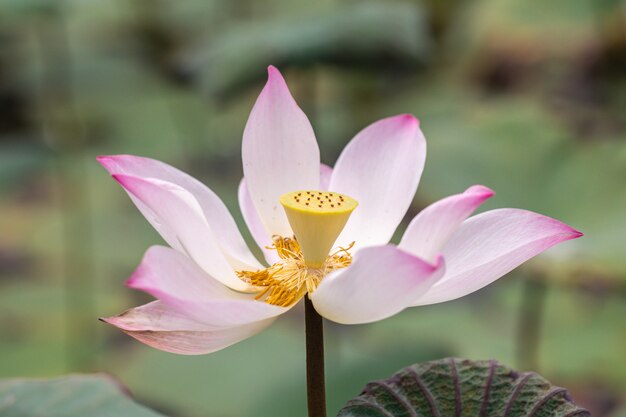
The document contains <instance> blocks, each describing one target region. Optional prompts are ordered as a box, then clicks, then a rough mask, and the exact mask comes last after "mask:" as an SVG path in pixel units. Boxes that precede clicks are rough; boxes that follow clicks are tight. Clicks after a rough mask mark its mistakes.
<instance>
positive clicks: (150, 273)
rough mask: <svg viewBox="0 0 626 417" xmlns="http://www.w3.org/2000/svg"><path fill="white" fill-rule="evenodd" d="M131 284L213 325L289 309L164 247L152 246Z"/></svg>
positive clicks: (232, 323)
mask: <svg viewBox="0 0 626 417" xmlns="http://www.w3.org/2000/svg"><path fill="white" fill-rule="evenodd" d="M127 285H128V286H129V287H130V288H135V289H139V290H142V291H145V292H147V293H148V294H151V295H153V296H154V297H156V298H158V299H159V300H161V301H163V302H164V303H165V304H167V305H168V306H170V307H172V308H174V309H176V310H177V311H180V312H181V313H184V314H185V315H186V316H188V317H191V318H193V319H195V320H197V321H198V322H200V323H203V324H205V325H208V326H211V327H212V328H219V327H232V326H239V325H243V324H248V323H253V322H256V321H260V320H265V319H268V318H272V317H276V316H278V315H280V314H282V313H284V312H286V311H287V310H288V309H287V308H283V307H277V306H274V305H270V304H267V303H264V302H261V301H256V300H255V299H254V297H253V296H252V295H247V294H241V293H237V292H235V291H232V290H230V289H228V288H227V287H225V286H224V285H222V284H221V283H219V282H217V281H216V280H214V279H213V278H211V276H209V275H208V274H207V273H206V272H204V271H203V270H202V269H200V267H198V266H197V265H196V264H195V263H194V262H193V261H192V260H190V259H189V258H187V257H186V256H185V255H183V254H181V253H179V252H177V251H175V250H173V249H170V248H166V247H163V246H153V247H151V248H150V249H148V251H147V252H146V254H145V256H144V258H143V260H142V262H141V264H140V265H139V267H138V268H137V270H136V271H135V272H134V273H133V275H132V276H131V277H130V279H129V280H128V282H127Z"/></svg>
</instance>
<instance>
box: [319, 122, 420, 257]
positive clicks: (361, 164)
mask: <svg viewBox="0 0 626 417" xmlns="http://www.w3.org/2000/svg"><path fill="white" fill-rule="evenodd" d="M425 158H426V141H425V140H424V135H422V132H421V131H420V129H419V122H418V121H417V119H416V118H415V117H413V116H411V115H408V114H404V115H400V116H395V117H390V118H387V119H383V120H380V121H378V122H376V123H373V124H371V125H370V126H368V127H366V128H365V129H363V130H362V131H361V132H359V133H358V134H357V135H356V136H355V137H354V139H352V141H351V142H350V143H349V144H348V145H347V146H346V148H345V149H344V150H343V152H342V153H341V155H340V156H339V159H338V160H337V164H335V168H334V171H333V175H332V179H331V181H330V187H329V189H330V190H331V191H337V192H340V193H343V194H347V195H349V196H350V197H352V198H355V199H356V200H357V201H358V202H359V207H357V209H356V210H355V211H354V213H353V214H352V216H351V217H350V220H349V221H348V224H346V227H345V229H344V231H343V233H342V234H341V236H340V237H339V239H338V241H337V244H338V245H339V246H345V245H347V244H349V243H351V242H352V241H356V247H363V246H371V245H380V244H384V243H387V242H388V241H389V239H391V236H392V235H393V233H394V231H395V229H396V227H398V224H399V223H400V221H401V220H402V217H403V216H404V214H405V213H406V211H407V209H408V208H409V205H410V204H411V201H412V200H413V196H414V195H415V191H416V190H417V185H418V183H419V180H420V177H421V175H422V170H423V168H424V160H425Z"/></svg>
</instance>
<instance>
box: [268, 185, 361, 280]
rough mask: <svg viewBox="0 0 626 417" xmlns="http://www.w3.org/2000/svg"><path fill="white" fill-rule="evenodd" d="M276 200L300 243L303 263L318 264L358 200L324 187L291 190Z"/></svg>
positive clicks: (320, 263) (316, 265)
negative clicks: (323, 189)
mask: <svg viewBox="0 0 626 417" xmlns="http://www.w3.org/2000/svg"><path fill="white" fill-rule="evenodd" d="M280 203H281V204H282V205H283V207H284V209H285V213H286V214H287V219H289V224H290V225H291V228H292V229H293V233H294V234H295V236H296V239H297V240H298V243H299V244H300V249H301V250H302V255H303V256H304V261H305V263H306V264H307V266H309V267H311V268H319V267H321V266H322V264H323V263H324V261H325V260H326V257H328V253H329V252H330V250H331V249H332V247H333V244H334V243H335V240H337V237H338V236H339V234H340V233H341V231H342V230H343V228H344V226H345V225H346V222H347V221H348V218H349V217H350V214H351V213H352V211H353V210H354V209H355V208H356V206H357V205H358V204H359V203H358V202H357V201H356V200H355V199H353V198H351V197H348V196H347V195H343V194H339V193H335V192H328V191H315V190H309V191H294V192H291V193H287V194H283V195H282V196H281V197H280Z"/></svg>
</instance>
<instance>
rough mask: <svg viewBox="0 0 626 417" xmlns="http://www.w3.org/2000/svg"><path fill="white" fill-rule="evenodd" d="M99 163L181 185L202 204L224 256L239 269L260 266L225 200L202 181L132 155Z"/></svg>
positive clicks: (120, 172) (117, 172)
mask: <svg viewBox="0 0 626 417" xmlns="http://www.w3.org/2000/svg"><path fill="white" fill-rule="evenodd" d="M97 159H98V162H100V163H101V164H102V166H104V168H105V169H106V170H107V171H109V173H110V174H111V175H131V176H134V177H139V178H155V179H159V180H163V181H167V182H170V183H172V184H176V185H179V186H180V187H182V188H184V189H185V190H187V191H189V192H190V193H191V194H192V195H193V196H194V198H195V199H196V200H197V201H198V204H200V207H201V208H202V212H203V214H204V217H205V219H206V221H207V223H208V225H209V227H210V228H211V230H213V232H214V233H215V236H217V238H218V242H219V244H220V246H221V247H222V249H223V251H224V253H225V254H226V255H227V257H228V258H231V259H233V260H235V262H232V263H233V264H234V265H233V267H235V268H241V269H254V268H258V267H259V266H260V264H259V263H258V261H257V260H256V258H255V257H254V255H252V252H250V249H248V246H247V245H246V243H245V241H244V240H243V237H242V236H241V233H239V229H238V228H237V224H236V223H235V220H234V219H233V217H232V216H231V215H230V213H229V212H228V209H227V208H226V205H225V204H224V203H223V202H222V200H221V199H220V198H219V197H218V196H217V195H216V194H215V193H214V192H213V191H211V190H210V189H209V188H208V187H207V186H205V185H204V184H202V183H201V182H200V181H198V180H196V179H195V178H193V177H191V176H190V175H187V174H185V173H184V172H182V171H180V170H178V169H176V168H174V167H172V166H170V165H168V164H165V163H163V162H160V161H157V160H154V159H150V158H143V157H138V156H132V155H113V156H100V157H98V158H97Z"/></svg>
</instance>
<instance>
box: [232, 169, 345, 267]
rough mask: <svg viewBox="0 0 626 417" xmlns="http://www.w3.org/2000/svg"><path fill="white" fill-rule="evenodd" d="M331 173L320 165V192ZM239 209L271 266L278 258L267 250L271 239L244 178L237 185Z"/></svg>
mask: <svg viewBox="0 0 626 417" xmlns="http://www.w3.org/2000/svg"><path fill="white" fill-rule="evenodd" d="M332 173H333V169H332V168H331V167H329V166H328V165H325V164H320V185H319V189H320V190H327V189H328V183H329V182H330V176H331V175H332ZM239 208H240V209H241V214H242V215H243V219H244V220H245V222H246V225H247V226H248V229H249V230H250V233H251V234H252V237H253V238H254V240H255V241H256V243H257V245H259V248H261V250H262V251H263V255H264V256H265V260H266V261H267V263H268V264H270V265H272V264H274V263H276V262H278V260H279V259H280V258H279V257H278V254H277V253H276V251H274V250H271V249H267V247H268V246H271V245H272V239H271V237H270V236H269V235H268V233H267V232H266V231H265V227H263V223H262V222H261V218H260V217H259V214H258V213H257V211H256V208H255V207H254V203H253V202H252V198H251V197H250V192H249V191H248V186H247V185H246V180H245V178H243V179H242V180H241V182H240V183H239ZM291 234H293V232H291V229H290V231H289V234H288V235H287V236H290V235H291Z"/></svg>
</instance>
